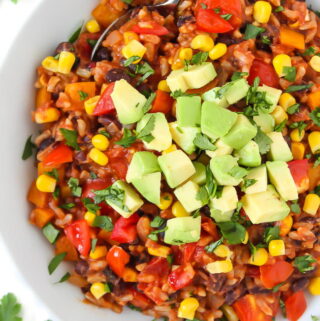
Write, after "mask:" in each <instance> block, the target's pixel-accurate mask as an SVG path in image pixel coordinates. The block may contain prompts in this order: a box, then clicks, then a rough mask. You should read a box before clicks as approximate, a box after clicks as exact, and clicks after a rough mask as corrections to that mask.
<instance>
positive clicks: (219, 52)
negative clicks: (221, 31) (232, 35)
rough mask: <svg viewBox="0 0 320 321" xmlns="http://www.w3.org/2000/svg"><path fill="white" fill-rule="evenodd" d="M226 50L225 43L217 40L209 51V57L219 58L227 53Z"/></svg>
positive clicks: (212, 58)
mask: <svg viewBox="0 0 320 321" xmlns="http://www.w3.org/2000/svg"><path fill="white" fill-rule="evenodd" d="M227 50H228V47H227V45H226V44H224V43H221V42H219V43H217V44H216V45H215V46H214V47H213V48H212V49H211V50H210V51H209V57H210V59H211V60H216V59H219V58H221V57H222V56H224V55H225V54H226V53H227Z"/></svg>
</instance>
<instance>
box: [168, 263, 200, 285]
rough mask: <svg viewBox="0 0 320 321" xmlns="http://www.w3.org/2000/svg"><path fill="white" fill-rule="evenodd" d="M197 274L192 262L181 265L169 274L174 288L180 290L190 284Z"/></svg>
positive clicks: (169, 279) (170, 282) (169, 280)
mask: <svg viewBox="0 0 320 321" xmlns="http://www.w3.org/2000/svg"><path fill="white" fill-rule="evenodd" d="M194 276H195V271H194V269H193V267H192V265H191V264H190V263H187V264H184V265H181V266H180V267H178V268H177V269H175V270H174V271H172V272H171V273H170V274H169V277H168V282H169V284H170V286H171V287H172V288H173V289H174V290H176V291H177V290H180V289H182V288H184V287H185V286H187V285H189V284H190V283H191V281H192V279H193V278H194Z"/></svg>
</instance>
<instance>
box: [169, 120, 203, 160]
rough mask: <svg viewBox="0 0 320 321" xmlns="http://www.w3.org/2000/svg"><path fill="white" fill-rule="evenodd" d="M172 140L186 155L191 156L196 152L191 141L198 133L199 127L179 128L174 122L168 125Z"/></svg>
mask: <svg viewBox="0 0 320 321" xmlns="http://www.w3.org/2000/svg"><path fill="white" fill-rule="evenodd" d="M169 128H170V132H171V136H172V139H173V140H174V142H175V143H176V144H177V145H178V146H180V148H181V149H183V150H184V151H185V152H186V153H187V154H192V153H193V152H194V151H195V150H196V145H195V144H194V143H193V140H194V139H195V138H196V136H197V134H198V133H200V128H199V127H179V126H178V124H177V123H176V122H174V123H169Z"/></svg>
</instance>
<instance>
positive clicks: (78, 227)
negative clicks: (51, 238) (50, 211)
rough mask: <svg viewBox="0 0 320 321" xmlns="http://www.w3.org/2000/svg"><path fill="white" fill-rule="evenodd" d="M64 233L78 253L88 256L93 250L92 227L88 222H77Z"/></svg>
mask: <svg viewBox="0 0 320 321" xmlns="http://www.w3.org/2000/svg"><path fill="white" fill-rule="evenodd" d="M64 232H65V234H66V236H67V238H68V239H69V240H70V241H71V243H72V244H73V245H74V247H75V248H76V249H77V250H78V252H79V253H80V254H81V255H83V256H87V255H88V253H89V251H90V248H91V238H90V227H89V225H88V223H87V221H86V220H78V221H75V222H73V223H71V224H70V225H69V226H67V227H66V228H65V229H64Z"/></svg>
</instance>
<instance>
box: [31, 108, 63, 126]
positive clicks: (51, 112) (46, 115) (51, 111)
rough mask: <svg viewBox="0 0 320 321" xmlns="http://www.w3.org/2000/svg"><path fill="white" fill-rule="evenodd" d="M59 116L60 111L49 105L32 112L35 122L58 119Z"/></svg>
mask: <svg viewBox="0 0 320 321" xmlns="http://www.w3.org/2000/svg"><path fill="white" fill-rule="evenodd" d="M59 117H60V111H59V110H58V109H57V108H53V107H49V108H47V109H44V110H41V111H36V112H35V114H34V120H35V122H36V123H37V124H45V123H51V122H53V121H56V120H58V119H59Z"/></svg>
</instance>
